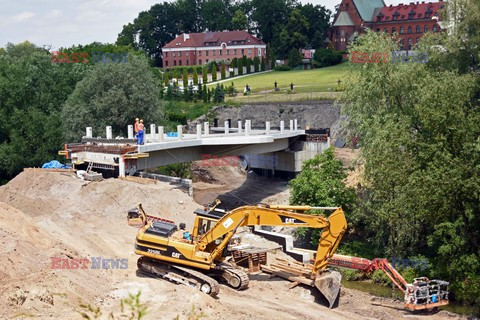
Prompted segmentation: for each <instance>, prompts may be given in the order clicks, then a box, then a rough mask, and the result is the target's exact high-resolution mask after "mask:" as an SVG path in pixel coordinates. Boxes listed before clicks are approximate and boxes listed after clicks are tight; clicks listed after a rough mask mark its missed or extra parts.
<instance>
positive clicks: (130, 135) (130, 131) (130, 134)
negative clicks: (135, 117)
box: [127, 124, 133, 139]
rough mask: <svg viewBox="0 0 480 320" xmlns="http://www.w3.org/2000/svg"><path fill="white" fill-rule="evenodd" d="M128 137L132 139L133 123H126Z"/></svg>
mask: <svg viewBox="0 0 480 320" xmlns="http://www.w3.org/2000/svg"><path fill="white" fill-rule="evenodd" d="M127 131H128V139H133V125H131V124H129V125H128V130H127Z"/></svg>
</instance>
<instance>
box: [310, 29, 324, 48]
mask: <svg viewBox="0 0 480 320" xmlns="http://www.w3.org/2000/svg"><path fill="white" fill-rule="evenodd" d="M324 40H325V35H324V34H323V33H322V32H321V31H319V30H317V31H315V34H314V35H313V38H312V39H311V40H310V44H311V46H312V48H313V49H320V48H323V44H324Z"/></svg>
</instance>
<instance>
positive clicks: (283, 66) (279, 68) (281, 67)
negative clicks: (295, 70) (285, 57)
mask: <svg viewBox="0 0 480 320" xmlns="http://www.w3.org/2000/svg"><path fill="white" fill-rule="evenodd" d="M273 70H275V71H290V70H292V68H290V67H289V66H287V65H286V64H280V65H278V66H276V67H275V69H273Z"/></svg>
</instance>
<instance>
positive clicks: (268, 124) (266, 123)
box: [265, 121, 270, 134]
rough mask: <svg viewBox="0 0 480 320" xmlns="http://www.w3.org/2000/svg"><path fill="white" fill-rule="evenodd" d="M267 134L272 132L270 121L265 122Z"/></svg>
mask: <svg viewBox="0 0 480 320" xmlns="http://www.w3.org/2000/svg"><path fill="white" fill-rule="evenodd" d="M265 134H270V121H267V122H265Z"/></svg>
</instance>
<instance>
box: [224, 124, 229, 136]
mask: <svg viewBox="0 0 480 320" xmlns="http://www.w3.org/2000/svg"><path fill="white" fill-rule="evenodd" d="M224 125H225V134H228V132H229V127H228V121H225V122H224Z"/></svg>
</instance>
